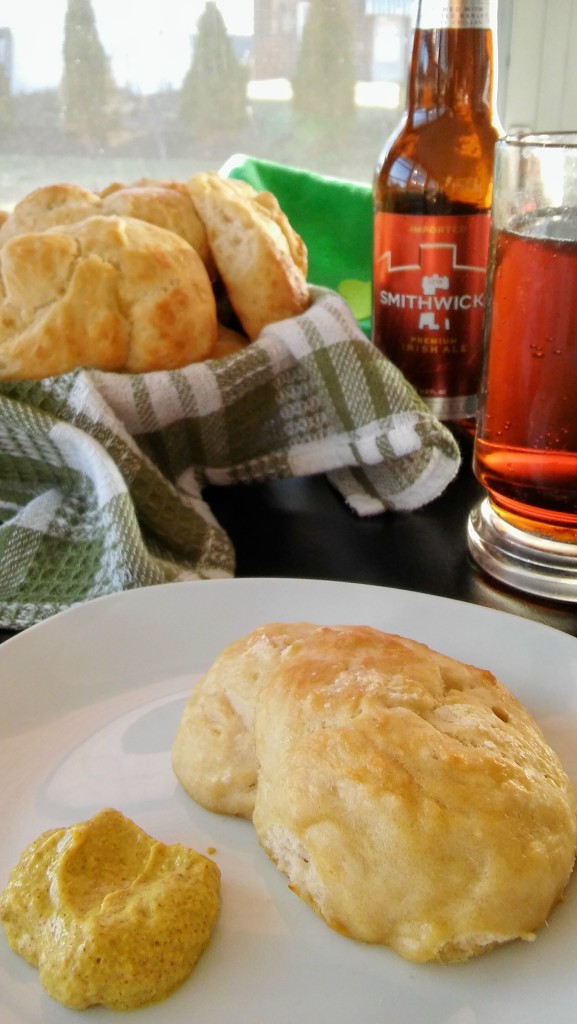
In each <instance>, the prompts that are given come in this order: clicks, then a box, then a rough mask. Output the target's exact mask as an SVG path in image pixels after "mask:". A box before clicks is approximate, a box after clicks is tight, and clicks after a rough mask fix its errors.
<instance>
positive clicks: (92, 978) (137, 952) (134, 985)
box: [0, 808, 220, 1010]
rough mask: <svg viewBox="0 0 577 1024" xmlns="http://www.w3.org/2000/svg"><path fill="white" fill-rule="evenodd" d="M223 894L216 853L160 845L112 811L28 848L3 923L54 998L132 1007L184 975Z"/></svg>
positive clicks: (0, 905) (6, 896) (1, 903)
mask: <svg viewBox="0 0 577 1024" xmlns="http://www.w3.org/2000/svg"><path fill="white" fill-rule="evenodd" d="M219 891H220V872H219V870H218V868H217V866H216V865H215V864H214V863H213V862H212V861H211V860H209V859H208V858H206V857H203V856H202V855H201V854H199V853H196V852H195V851H194V850H191V849H188V848H187V847H185V846H182V845H180V844H175V845H173V846H166V845H165V844H164V843H161V842H157V841H156V840H155V839H153V838H152V837H151V836H149V835H147V834H146V832H144V831H143V830H142V829H141V828H139V827H138V826H137V825H136V824H135V823H134V822H133V821H130V819H128V818H126V817H125V816H124V815H123V814H121V813H120V812H119V811H116V810H113V809H110V808H107V809H105V810H103V811H100V812H99V813H98V814H96V815H94V817H93V818H90V819H89V820H88V821H84V822H81V823H80V824H78V825H71V826H70V827H69V828H61V829H53V830H51V831H49V832H44V833H43V834H42V835H41V836H39V837H38V838H37V839H36V840H35V841H34V842H33V843H31V844H30V846H28V847H27V849H26V850H24V852H23V854H22V856H21V858H20V860H19V862H18V864H17V865H16V867H15V868H14V869H13V871H12V872H11V874H10V878H9V881H8V885H7V887H6V889H5V891H4V892H3V893H2V896H1V897H0V920H2V921H3V924H4V928H5V930H6V935H7V938H8V942H9V943H10V946H11V947H12V949H13V950H14V951H15V952H16V953H20V955H21V956H23V957H24V958H25V959H26V960H28V961H29V962H30V963H31V964H33V965H34V966H36V967H38V970H39V977H40V981H41V983H42V985H43V986H44V988H45V989H46V991H47V992H48V993H49V994H50V995H51V996H52V997H53V998H54V999H57V1000H58V1001H59V1002H60V1003H62V1004H63V1005H64V1006H68V1007H70V1008H72V1009H76V1010H81V1009H85V1008H86V1007H88V1006H92V1005H98V1004H99V1005H103V1006H106V1007H108V1008H109V1009H115V1010H128V1009H134V1008H136V1007H138V1006H142V1005H144V1004H146V1003H151V1002H157V1001H158V1000H160V999H162V998H164V997H165V996H167V995H168V994H169V993H170V992H172V991H173V989H175V988H177V987H178V986H179V985H180V984H181V983H182V982H183V981H184V980H185V978H187V977H188V975H189V974H190V973H191V971H192V969H193V967H194V965H195V963H196V961H197V960H198V958H199V956H200V954H201V953H202V951H203V949H204V948H205V946H206V944H207V943H208V941H209V939H210V935H211V932H212V929H213V927H214V924H215V921H216V917H217V914H218V907H219Z"/></svg>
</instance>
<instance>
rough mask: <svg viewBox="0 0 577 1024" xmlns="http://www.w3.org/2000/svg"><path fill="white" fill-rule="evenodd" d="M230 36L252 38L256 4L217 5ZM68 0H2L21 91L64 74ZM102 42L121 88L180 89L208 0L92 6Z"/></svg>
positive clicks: (128, 0)
mask: <svg viewBox="0 0 577 1024" xmlns="http://www.w3.org/2000/svg"><path fill="white" fill-rule="evenodd" d="M217 6H218V8H219V10H220V12H221V14H222V16H223V18H224V20H225V24H226V27H227V30H228V32H229V33H230V35H251V34H252V25H253V6H254V5H253V2H252V0H217ZM66 7H67V0H2V3H1V4H0V27H5V26H7V27H8V28H10V29H11V30H12V34H13V39H14V78H13V86H14V88H15V89H16V90H17V91H31V90H34V89H43V88H50V87H53V86H55V85H57V84H58V82H59V81H60V77H61V74H62V40H63V34H64V18H65V14H66ZM92 8H93V10H94V16H95V18H96V24H97V28H98V33H99V36H100V40H101V42H102V45H103V46H104V49H105V50H106V53H107V54H108V56H109V58H110V61H111V67H112V73H113V75H114V79H115V81H116V83H117V84H118V85H121V86H123V85H129V86H131V87H132V88H133V89H134V90H135V91H140V92H143V93H146V92H155V91H157V90H158V89H161V88H165V87H169V86H174V87H176V88H179V87H180V85H181V84H182V79H183V78H184V75H185V74H186V71H187V70H188V67H189V65H190V55H191V44H190V39H191V36H192V35H193V34H194V32H195V29H196V23H197V21H198V18H199V17H200V15H201V14H202V12H203V10H204V0H92Z"/></svg>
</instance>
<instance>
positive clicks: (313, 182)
mask: <svg viewBox="0 0 577 1024" xmlns="http://www.w3.org/2000/svg"><path fill="white" fill-rule="evenodd" d="M221 174H223V175H224V176H225V177H229V178H241V179H242V180H243V181H247V182H248V183H249V185H252V186H253V188H256V189H257V191H259V192H262V191H265V192H272V193H273V194H274V195H275V196H276V197H277V199H278V201H279V203H280V205H281V207H282V209H283V210H284V212H285V213H286V215H287V217H288V219H289V220H290V222H291V224H292V225H293V227H294V229H295V231H298V233H299V235H301V237H302V238H303V240H304V241H305V243H306V245H307V248H308V254H309V275H308V277H309V281H310V282H311V283H312V284H316V285H321V286H324V287H326V288H332V289H334V291H336V292H339V294H340V295H342V296H343V298H344V299H346V301H347V302H348V304H349V306H350V308H351V309H352V311H353V314H354V315H355V317H356V319H357V321H358V323H359V325H360V327H361V328H362V330H363V331H364V333H365V334H366V335H367V337H370V330H371V301H372V300H371V294H372V292H371V281H372V254H373V199H372V190H371V188H370V186H369V185H364V184H360V183H357V182H352V181H344V180H341V179H339V178H327V177H323V176H322V175H320V174H314V173H312V172H309V171H304V170H300V169H299V168H297V167H285V166H284V165H281V164H275V163H272V162H271V161H268V160H256V159H253V158H252V157H249V156H245V155H244V154H238V155H236V156H233V157H231V158H230V160H228V161H227V163H226V164H225V165H224V167H223V168H221Z"/></svg>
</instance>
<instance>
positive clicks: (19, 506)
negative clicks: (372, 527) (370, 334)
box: [0, 289, 460, 628]
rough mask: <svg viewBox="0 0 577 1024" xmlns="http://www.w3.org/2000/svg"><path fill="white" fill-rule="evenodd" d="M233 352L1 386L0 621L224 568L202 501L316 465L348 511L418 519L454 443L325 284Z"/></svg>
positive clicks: (26, 621) (449, 466)
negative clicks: (149, 369)
mask: <svg viewBox="0 0 577 1024" xmlns="http://www.w3.org/2000/svg"><path fill="white" fill-rule="evenodd" d="M313 293H314V302H313V305H312V306H311V309H310V310H309V311H308V312H307V313H305V314H304V315H303V316H300V317H296V318H294V319H292V320H285V321H283V322H282V323H280V324H276V325H271V326H269V327H268V328H266V329H265V331H264V332H263V334H262V336H261V338H260V339H259V340H258V341H256V342H254V343H253V344H252V345H250V346H249V347H248V348H247V349H246V350H244V351H243V352H240V353H237V354H235V355H232V356H228V357H226V358H224V359H221V360H209V361H207V362H205V363H202V364H197V365H193V366H188V367H186V368H185V369H183V370H179V371H173V372H163V373H150V374H142V375H121V374H114V373H101V372H97V371H85V370H78V371H76V372H73V373H68V374H65V375H63V376H61V377H53V378H48V379H43V380H39V381H31V382H14V383H12V382H10V383H6V382H5V383H3V384H0V625H2V626H3V627H6V628H22V627H25V626H29V625H31V624H32V623H34V622H37V621H39V620H41V619H44V618H46V617H48V616H49V615H52V614H54V613H55V612H57V611H59V610H61V609H63V608H65V607H68V606H70V605H72V604H74V603H76V602H81V601H85V600H87V599H89V598H93V597H97V596H100V595H102V594H109V593H111V592H114V591H118V590H125V589H130V588H133V587H140V586H147V585H150V584H154V583H161V582H168V581H173V580H187V579H208V578H215V577H230V576H233V575H234V571H235V561H234V551H233V548H232V545H231V542H230V540H229V538H228V536H227V535H226V534H225V532H224V531H223V530H222V528H221V527H220V526H219V525H218V523H217V522H216V520H215V518H214V516H213V515H212V513H211V511H210V509H209V507H208V506H207V504H206V502H205V501H204V500H203V497H202V490H203V487H204V486H205V485H206V484H207V483H212V484H223V485H226V484H232V483H238V482H246V483H247V484H248V483H250V482H251V481H253V480H265V479H271V478H275V477H287V476H303V475H307V474H315V473H326V474H328V476H329V479H330V480H331V482H332V484H333V485H334V486H335V488H337V490H338V491H339V492H340V493H341V494H342V495H343V498H344V499H345V501H346V502H347V503H348V504H349V506H350V507H351V508H352V509H353V510H354V511H355V512H356V513H358V514H359V515H371V514H375V513H379V512H382V511H383V510H385V509H407V510H408V509H414V508H417V507H419V506H422V505H424V504H426V503H427V502H430V501H431V500H432V499H433V498H435V497H436V496H437V495H438V494H440V493H441V491H443V489H444V488H445V487H446V486H447V484H448V483H449V481H450V480H451V479H452V478H453V477H454V475H455V474H456V472H457V469H458V465H459V459H460V455H459V450H458V447H457V445H456V443H455V440H454V438H453V437H452V435H451V434H450V432H449V431H448V430H447V429H446V428H445V427H443V426H442V425H441V424H440V423H439V422H438V421H437V420H435V419H434V418H433V417H432V416H431V415H430V414H429V412H428V410H427V408H426V406H425V405H424V404H423V403H422V402H421V400H420V399H419V398H418V397H417V395H416V394H415V392H414V391H413V390H412V388H411V387H410V386H409V385H408V384H407V383H406V381H405V379H404V378H403V377H402V376H401V374H400V373H399V372H398V371H397V370H396V369H395V368H394V367H393V366H392V365H391V364H390V363H389V362H388V361H387V360H386V359H385V358H384V357H383V356H381V355H380V354H379V353H378V352H377V350H376V349H375V348H374V347H373V346H372V345H371V343H370V342H368V341H367V340H366V338H365V336H364V335H363V333H362V331H361V330H360V328H359V326H358V324H357V323H356V321H355V319H354V318H353V316H352V314H351V312H350V309H349V307H348V306H347V305H346V304H345V302H344V301H343V300H342V299H341V298H340V297H339V296H338V295H336V294H335V293H334V292H332V291H329V290H323V289H314V290H313Z"/></svg>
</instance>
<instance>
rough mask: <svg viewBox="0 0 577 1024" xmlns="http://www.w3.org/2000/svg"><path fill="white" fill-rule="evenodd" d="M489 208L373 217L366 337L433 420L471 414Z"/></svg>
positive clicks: (480, 336) (478, 363)
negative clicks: (371, 304)
mask: <svg viewBox="0 0 577 1024" xmlns="http://www.w3.org/2000/svg"><path fill="white" fill-rule="evenodd" d="M489 233H490V215H489V213H478V214H472V215H471V214H467V215H460V216H443V217H436V216H415V215H412V214H403V213H377V214H376V217H375V266H374V316H373V338H374V341H375V343H376V344H377V346H378V347H379V348H380V349H381V350H382V351H383V352H384V353H385V355H387V356H388V357H389V359H390V360H391V362H393V363H395V364H396V366H398V367H399V369H400V370H401V371H402V372H403V374H404V375H405V376H406V377H407V379H408V380H409V381H410V382H411V383H412V384H413V386H414V387H415V388H416V390H417V391H418V392H419V394H420V395H421V396H422V397H423V398H424V400H425V402H426V403H427V405H428V406H429V407H430V409H431V410H432V412H434V413H435V415H436V416H438V417H439V418H440V419H459V418H461V417H467V416H474V415H475V411H476V406H477V391H478V387H479V379H480V375H481V363H482V352H483V323H484V318H485V284H486V280H487V262H488V255H489Z"/></svg>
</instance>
